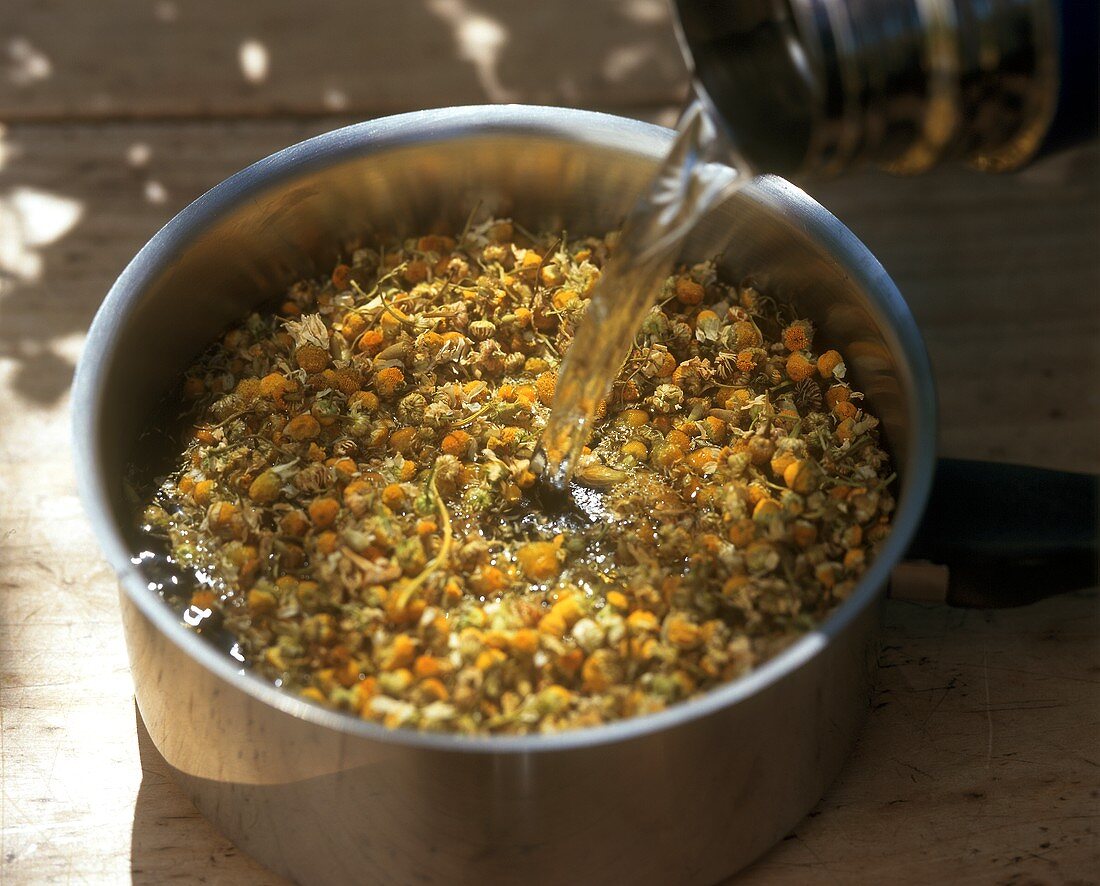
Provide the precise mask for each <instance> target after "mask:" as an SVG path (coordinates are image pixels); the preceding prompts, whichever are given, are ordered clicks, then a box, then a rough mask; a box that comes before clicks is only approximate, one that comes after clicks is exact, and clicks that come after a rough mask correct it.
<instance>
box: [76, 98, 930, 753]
mask: <svg viewBox="0 0 1100 886" xmlns="http://www.w3.org/2000/svg"><path fill="white" fill-rule="evenodd" d="M486 134H497V135H499V134H507V135H510V136H519V137H523V136H527V137H532V138H542V139H545V138H553V139H560V140H562V141H564V142H573V143H577V144H579V145H581V146H582V147H583V146H590V147H594V148H599V149H605V150H606V149H611V150H617V151H622V152H624V153H627V154H632V155H635V156H641V157H644V158H647V159H653V160H654V161H656V160H657V159H658V158H659V157H661V156H662V155H663V153H664V151H665V150H666V149H667V147H668V144H669V142H670V141H671V139H672V137H673V133H672V131H671V130H669V129H666V128H664V127H661V126H656V125H653V124H650V123H643V122H641V121H638V120H631V119H627V118H624V117H617V116H613V115H610V114H603V113H598V112H593V111H581V110H572V109H564V108H554V107H542V106H532V105H471V106H463V107H451V108H439V109H433V110H425V111H414V112H411V113H407V114H399V115H395V116H391V117H384V118H380V119H377V120H371V121H367V122H364V123H358V124H355V125H351V126H347V127H344V128H341V129H336V130H333V131H330V132H327V133H324V134H322V135H318V136H316V137H314V138H311V139H307V140H306V141H303V142H299V143H298V144H295V145H292V146H291V147H288V148H285V149H284V150H282V151H279V152H277V153H275V154H272V155H271V156H269V157H267V158H265V159H263V160H260V161H258V162H256V163H254V164H252V165H251V166H248V167H247V168H245V169H244V170H242V171H240V172H238V173H236V174H235V175H233V176H231V177H229V178H228V179H226V180H225V181H223V182H221V183H220V184H218V185H216V186H215V187H213V188H212V189H211V190H209V191H208V192H207V193H205V194H203V195H202V196H201V197H199V198H198V199H197V200H195V201H194V202H193V203H191V204H190V205H189V206H188V207H187V208H185V209H183V210H182V211H181V212H180V213H179V214H177V215H176V216H175V217H174V218H173V219H172V220H171V221H169V222H168V224H166V225H165V226H164V227H163V228H162V229H161V230H160V231H159V232H158V233H157V234H156V235H155V236H154V237H153V238H152V239H151V240H150V241H149V242H148V243H147V244H146V245H145V246H144V247H143V248H142V249H141V250H140V251H139V252H138V254H137V255H136V256H135V257H134V258H133V259H132V260H131V262H130V263H129V265H127V267H126V269H125V270H124V271H123V272H122V274H121V275H120V276H119V278H118V280H117V281H116V282H115V284H114V285H113V286H112V287H111V290H110V291H109V293H108V294H107V297H106V298H105V300H104V301H103V303H102V305H101V307H100V308H99V311H98V312H97V313H96V316H95V319H94V320H93V322H92V325H91V328H90V331H89V333H88V338H87V342H86V344H85V347H84V350H83V354H82V356H81V359H80V362H79V365H78V367H77V371H76V377H75V380H74V383H73V409H72V413H73V415H72V431H73V447H74V455H75V461H76V474H77V478H78V485H79V492H80V497H81V499H82V501H83V504H84V508H85V511H86V513H87V514H88V517H89V518H90V520H91V522H92V525H93V528H94V530H95V534H96V538H97V540H98V542H99V545H100V547H101V548H102V550H103V551H104V553H105V554H106V556H107V560H108V561H109V563H110V564H111V566H112V567H113V569H114V570H115V572H116V574H117V575H118V577H119V582H120V584H121V587H122V590H123V592H124V593H125V594H127V595H128V597H129V599H130V600H131V601H132V602H133V604H134V605H135V606H136V607H137V608H138V610H139V611H140V612H141V614H142V615H143V616H144V617H145V618H147V619H149V621H151V622H152V623H153V625H155V626H156V628H157V629H158V630H159V631H160V633H161V634H162V635H163V636H164V637H165V638H166V639H167V640H169V641H170V642H172V643H174V644H175V645H176V646H177V647H179V648H180V649H181V650H182V651H183V652H184V653H185V654H186V655H188V656H190V657H191V658H192V659H194V660H195V661H196V662H197V663H198V664H200V665H201V666H202V667H204V668H206V669H207V670H208V671H210V672H212V673H213V674H214V675H216V676H217V677H220V678H221V679H222V680H224V681H225V682H226V683H228V684H230V685H232V686H234V687H236V688H237V689H239V690H241V691H242V692H244V693H246V694H247V695H249V696H251V697H252V698H253V699H255V700H257V701H259V702H261V703H263V704H267V705H270V706H271V707H273V708H275V709H277V710H280V711H282V712H284V713H285V714H287V715H289V716H292V717H295V718H298V719H300V720H303V721H306V722H308V723H312V724H315V725H316V726H317V727H319V728H323V729H331V730H335V731H336V732H340V733H345V734H347V735H349V736H356V737H358V738H362V739H367V740H371V741H377V742H385V743H388V744H393V745H403V746H408V747H419V748H429V749H434V750H440V751H453V752H471V753H494V754H495V753H543V752H548V751H556V750H567V749H575V748H584V747H587V746H593V745H601V744H607V743H611V742H625V741H629V740H631V739H635V738H640V737H642V736H645V735H648V734H650V733H654V732H658V731H660V730H665V729H673V728H675V727H677V726H680V725H683V724H685V723H688V722H691V721H694V720H697V719H700V718H703V717H706V716H708V715H711V714H713V713H714V712H716V711H718V710H720V709H722V708H725V707H727V706H730V705H734V704H737V703H738V702H740V701H743V700H745V699H748V698H750V697H752V696H754V695H755V694H757V693H758V692H760V691H762V690H763V689H765V688H766V687H768V686H769V685H771V684H773V683H775V682H777V681H779V680H781V679H783V678H784V677H785V676H786V675H788V674H790V673H792V672H793V671H795V670H797V669H798V668H800V667H801V666H803V665H804V664H805V663H807V662H808V661H809V660H811V659H812V658H814V657H815V656H816V655H817V654H818V653H819V652H820V651H821V650H822V649H823V648H824V647H825V646H826V645H827V644H828V643H830V642H831V640H832V639H833V637H835V636H836V635H837V634H839V633H841V632H842V631H843V630H844V628H845V627H846V626H847V625H848V624H849V623H850V622H851V621H852V620H853V619H855V618H856V617H858V616H859V614H860V613H861V612H863V611H864V610H865V609H866V608H867V607H868V606H872V605H874V604H875V601H876V599H877V598H878V596H879V594H880V592H881V590H882V588H883V587H884V586H885V584H886V581H887V579H888V576H889V574H890V570H891V569H892V568H893V567H894V565H895V564H896V563H897V562H898V560H899V559H900V558H901V556H902V554H903V553H904V551H905V548H906V547H907V546H908V544H909V541H910V539H911V538H912V536H913V533H914V532H915V531H916V528H917V526H918V524H919V522H920V518H921V514H922V513H923V511H924V507H925V504H926V501H927V498H928V493H929V488H930V485H931V481H932V474H933V470H934V462H935V439H936V413H935V395H934V390H933V384H932V373H931V366H930V364H929V361H928V356H927V353H926V351H925V348H924V344H923V342H922V340H921V336H920V333H919V331H918V329H917V326H916V323H915V321H914V319H913V317H912V315H911V313H910V311H909V308H908V306H907V305H906V303H905V301H904V299H903V298H902V296H901V293H900V292H898V289H897V287H896V286H895V285H894V283H893V281H892V280H891V279H890V277H889V275H888V274H887V273H886V271H885V269H884V268H883V267H882V265H881V264H880V263H879V262H878V260H877V259H875V257H874V256H873V255H871V253H870V252H869V251H868V249H867V248H866V247H865V246H864V245H863V244H862V243H861V242H860V241H859V240H858V239H857V238H856V237H855V235H854V234H852V233H851V231H849V230H848V229H847V228H845V227H844V225H842V224H841V223H840V222H839V221H838V220H837V219H836V218H835V217H834V216H833V215H832V214H830V213H829V212H828V211H827V210H825V209H824V208H823V207H822V206H821V205H820V204H818V203H817V202H816V201H814V200H813V199H812V198H810V197H809V196H807V195H806V194H805V193H804V192H803V191H801V190H800V189H799V188H797V187H795V186H794V185H792V184H790V183H789V182H787V181H784V180H783V179H781V178H778V177H775V176H763V177H760V178H758V179H757V180H755V181H754V182H753V183H752V184H751V185H750V186H749V188H748V192H749V194H750V196H751V197H752V199H754V200H755V201H757V202H760V203H763V204H765V205H766V206H768V207H770V208H771V209H773V210H775V211H778V212H780V213H783V214H790V213H794V214H796V215H797V217H798V221H799V227H800V229H801V230H803V231H805V232H806V233H807V234H808V235H809V236H810V237H811V238H813V239H814V240H815V241H816V242H818V243H819V244H820V245H821V246H823V247H824V248H825V249H826V250H827V251H828V253H829V254H830V255H831V256H832V257H833V258H834V259H836V260H837V261H838V262H840V263H841V264H842V265H843V269H844V273H845V274H847V275H848V276H849V277H850V278H851V279H852V281H853V284H854V285H855V286H856V287H858V288H860V289H862V290H863V291H864V292H866V293H867V296H868V300H869V304H868V308H869V309H870V310H871V311H872V312H874V313H875V314H876V315H877V318H876V319H878V320H879V322H881V323H882V325H883V328H884V330H885V334H886V336H887V344H888V345H889V347H891V348H892V349H893V351H894V353H895V355H896V357H897V359H898V367H899V374H900V376H901V377H900V379H899V381H900V383H901V387H902V389H903V390H904V391H905V395H906V397H907V398H908V405H909V407H910V409H911V411H912V414H913V416H914V420H913V421H911V422H910V423H909V426H908V428H907V429H906V437H907V439H906V441H905V442H906V447H905V451H906V460H905V464H904V465H898V466H897V467H898V474H899V477H900V478H901V481H902V489H901V495H900V497H899V502H898V507H897V510H896V512H895V516H894V523H893V528H892V530H891V532H890V535H889V536H888V538H887V540H886V542H885V543H884V545H883V548H882V549H881V551H880V553H879V554H878V556H877V557H876V558H875V560H874V561H873V562H872V564H871V566H870V568H869V569H868V571H867V572H866V574H865V575H864V576H863V578H862V580H861V581H860V582H859V584H858V585H857V587H856V588H855V590H854V591H853V593H852V595H851V596H850V597H849V598H848V599H847V600H846V601H845V602H844V603H843V604H841V605H840V606H839V607H838V608H837V609H836V611H834V612H833V614H832V615H831V616H829V618H828V619H826V620H825V621H824V622H823V623H822V624H821V625H819V626H818V627H817V628H816V629H815V630H813V631H811V632H809V633H807V634H806V636H804V637H802V638H801V639H799V640H798V641H797V642H796V643H794V644H792V645H791V646H790V647H789V648H788V649H786V650H784V651H783V652H781V653H780V654H779V655H777V656H775V657H774V658H772V659H770V660H769V661H767V662H765V663H764V664H763V665H761V666H760V667H758V668H756V669H755V670H753V671H752V672H750V673H749V674H747V675H745V676H744V677H741V678H739V679H737V680H734V681H732V682H730V683H727V684H725V685H723V686H720V687H718V688H715V689H712V690H710V691H709V692H707V693H705V694H703V695H701V696H699V697H697V698H694V699H690V700H688V701H685V702H681V703H679V704H676V705H673V706H672V707H670V708H668V709H666V710H664V711H661V712H659V713H655V714H648V715H644V716H640V717H634V718H630V719H626V720H621V721H617V722H614V723H610V724H606V725H601V726H593V727H588V728H583V729H574V730H567V731H563V732H557V733H551V734H546V735H544V734H534V735H522V736H513V735H501V736H461V735H453V734H436V733H423V732H418V731H415V730H411V729H387V728H385V727H383V726H381V725H380V724H377V723H374V722H371V721H366V720H360V719H358V718H355V717H352V716H349V715H348V714H344V713H341V712H338V711H333V710H329V709H326V708H322V707H320V706H319V705H315V704H312V703H310V702H307V701H305V700H302V699H299V698H297V697H295V696H292V695H291V694H290V693H288V692H285V691H283V690H282V689H279V688H277V687H275V686H273V685H271V684H269V683H268V682H266V681H264V680H262V679H261V678H259V677H258V676H255V675H253V674H251V673H244V674H242V673H240V671H239V665H237V664H236V663H235V662H233V661H232V660H231V659H230V658H229V657H228V656H227V655H225V654H224V653H223V652H221V651H220V650H218V649H216V648H215V647H214V646H213V645H211V644H210V643H208V642H207V641H206V640H204V639H203V638H202V637H200V636H198V635H197V634H195V633H193V632H191V631H189V630H187V629H186V628H185V627H184V626H183V625H182V624H181V623H180V621H179V618H178V616H177V615H176V614H175V613H174V612H173V611H172V610H171V609H170V608H169V607H168V606H166V605H165V604H164V602H163V601H162V600H161V599H160V598H159V597H158V596H157V595H156V594H153V593H151V592H150V591H149V589H148V588H147V586H146V580H145V579H144V578H143V577H142V575H141V573H140V571H139V570H138V568H137V567H136V566H135V565H134V564H133V563H132V562H131V559H130V558H131V556H132V553H133V552H132V551H131V549H130V547H129V546H128V545H127V542H126V538H125V535H124V533H123V531H122V529H121V527H120V526H118V525H117V524H116V522H115V519H114V517H113V515H112V508H111V505H110V502H111V498H112V496H111V494H110V490H109V489H108V485H107V477H106V476H105V472H104V471H103V470H102V469H101V467H100V466H101V464H102V463H103V461H104V458H103V456H104V452H103V446H104V444H103V441H102V437H101V434H100V428H99V423H100V421H101V418H102V411H103V409H102V406H103V397H104V396H105V394H106V392H105V385H106V381H107V377H108V370H109V367H110V365H111V356H112V349H113V347H114V346H115V344H116V342H117V339H118V337H119V335H120V333H121V330H122V329H124V328H125V326H126V323H127V318H128V315H129V313H130V312H131V311H132V310H133V309H134V307H135V306H136V305H137V304H138V303H139V302H140V299H141V297H142V294H143V293H144V291H145V289H146V287H147V286H148V285H150V284H151V283H152V282H153V281H154V280H156V279H157V277H158V275H159V274H160V273H161V272H162V271H163V270H164V268H165V267H166V266H167V265H168V264H169V263H171V262H172V261H173V257H174V256H176V255H178V254H179V251H180V249H182V248H185V247H186V246H187V245H188V244H189V243H192V242H194V240H195V239H196V238H197V237H198V236H201V234H202V233H203V231H205V230H206V229H208V227H209V226H210V225H212V224H213V223H215V222H216V221H217V220H219V219H220V218H222V217H223V216H224V215H226V214H227V213H229V212H231V211H233V210H234V209H236V208H239V207H240V206H241V205H242V204H243V203H245V202H246V201H248V200H249V199H250V198H251V197H253V196H255V195H256V194H257V193H258V192H260V191H264V190H267V189H268V188H271V187H273V186H275V185H277V184H279V183H281V182H288V181H291V180H294V179H297V178H299V177H301V176H304V175H306V174H309V173H310V172H316V171H319V170H322V169H325V168H328V167H330V166H332V165H336V164H340V163H343V162H347V161H349V160H355V159H364V158H368V157H369V156H370V155H372V154H374V153H379V152H383V151H390V150H394V149H398V148H402V147H408V146H411V145H416V144H420V145H424V144H436V143H438V144H440V145H441V146H445V145H446V144H447V143H448V142H452V141H455V140H460V139H464V138H471V137H477V136H481V135H486Z"/></svg>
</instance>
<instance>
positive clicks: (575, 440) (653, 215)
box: [531, 102, 752, 492]
mask: <svg viewBox="0 0 1100 886" xmlns="http://www.w3.org/2000/svg"><path fill="white" fill-rule="evenodd" d="M734 156H735V155H734V152H733V150H732V148H731V146H730V144H729V142H728V141H727V140H726V139H725V138H723V137H722V135H721V134H720V132H719V131H718V129H717V128H716V127H715V125H714V123H713V121H712V120H711V119H710V118H709V117H708V116H707V114H706V112H705V110H704V109H703V106H702V105H701V104H700V103H699V102H693V103H692V104H691V105H690V106H689V107H688V108H687V110H685V112H684V114H683V116H682V117H681V119H680V123H679V125H678V126H677V137H676V139H675V141H674V142H673V144H672V147H671V149H670V150H669V153H668V155H667V156H666V157H665V159H664V161H663V162H662V164H661V167H660V169H659V170H658V171H657V174H656V175H655V176H654V178H653V182H652V183H651V184H650V186H649V188H648V189H647V190H646V191H645V192H644V193H643V194H642V196H641V197H639V198H638V201H637V203H635V205H634V207H633V209H632V210H631V212H630V214H629V215H628V216H627V219H626V221H625V223H624V225H623V231H622V235H621V237H620V239H619V243H618V245H617V247H616V249H615V251H614V252H613V253H612V255H611V258H610V259H609V260H608V263H607V265H606V266H605V267H604V269H603V273H602V274H601V276H600V279H599V282H598V283H597V285H596V288H595V290H594V291H593V293H592V297H591V300H590V301H589V304H588V309H587V311H586V312H585V315H584V318H583V320H582V321H581V323H580V325H579V327H578V329H577V334H576V338H574V340H573V343H572V344H571V345H570V347H569V350H568V352H567V353H566V355H565V360H564V362H563V364H562V368H561V372H560V374H559V377H558V384H557V390H556V393H555V398H554V404H553V407H552V410H551V413H550V418H549V420H548V421H547V423H546V428H545V429H544V430H543V433H542V436H541V438H540V439H539V445H538V448H537V450H536V452H535V456H534V459H533V460H532V465H531V467H532V470H533V471H534V472H535V473H536V474H538V475H539V476H540V478H541V482H542V483H544V484H546V485H547V486H549V487H550V488H552V489H554V490H556V491H558V492H563V491H564V490H565V489H566V488H567V487H568V485H569V481H570V478H571V477H572V475H573V471H574V469H575V468H576V465H577V459H578V457H579V456H580V454H581V451H582V449H583V448H584V446H585V443H586V442H587V441H588V438H589V436H590V435H591V433H592V425H593V420H594V418H595V415H596V412H597V409H598V407H599V404H600V402H601V401H602V400H603V399H604V398H605V397H606V396H607V394H608V392H609V391H610V390H611V386H612V383H613V382H614V380H615V377H616V376H617V375H618V373H619V370H620V369H621V367H622V365H623V363H624V362H625V360H626V358H627V357H628V356H629V355H630V350H631V347H632V345H633V342H634V337H635V335H636V334H637V332H638V329H639V327H640V326H641V324H642V321H643V320H644V319H645V316H646V314H647V313H649V311H650V309H651V308H652V307H653V305H654V304H655V303H656V302H657V299H658V296H659V294H660V292H661V284H662V283H663V282H664V280H665V279H666V278H667V277H668V275H669V273H670V271H671V270H672V267H673V263H674V262H675V260H676V258H677V255H678V254H679V251H680V247H681V245H682V243H683V240H684V238H685V237H686V236H687V234H688V233H689V232H690V230H691V228H692V227H693V226H694V224H695V223H696V222H697V221H698V220H699V219H700V218H701V217H702V216H703V215H704V214H705V213H706V212H707V211H708V210H709V209H710V208H711V207H712V206H714V205H715V204H716V203H718V202H719V201H720V200H722V199H724V198H725V197H726V196H728V195H729V194H731V193H733V192H734V191H735V190H737V189H738V188H739V187H741V186H743V185H744V184H745V183H747V182H748V181H749V180H750V178H751V177H752V170H751V169H749V167H748V165H747V164H746V163H745V162H744V161H742V160H740V159H738V160H737V161H736V165H735V166H730V165H727V164H728V162H729V161H730V159H731V157H734Z"/></svg>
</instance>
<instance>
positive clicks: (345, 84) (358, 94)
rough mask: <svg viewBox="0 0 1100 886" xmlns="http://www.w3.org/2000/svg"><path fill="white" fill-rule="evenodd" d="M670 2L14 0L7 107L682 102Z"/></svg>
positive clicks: (245, 110)
mask: <svg viewBox="0 0 1100 886" xmlns="http://www.w3.org/2000/svg"><path fill="white" fill-rule="evenodd" d="M669 16H670V14H669V8H668V5H667V3H666V2H665V0H596V2H588V3H575V2H567V0H556V2H540V3H516V2H513V0H423V2H420V0H417V2H394V0H358V2H355V3H349V2H347V0H311V2H308V3H302V2H299V0H264V2H262V3H234V2H223V0H110V2H108V3H96V2H92V3H87V2H74V0H4V3H3V4H0V119H6V120H9V121H12V120H59V119H64V120H76V119H81V120H94V119H105V118H113V119H118V118H135V117H146V118H147V117H150V116H157V117H174V118H179V117H194V116H207V117H209V116H223V117H231V118H238V117H241V116H248V117H262V116H267V115H271V114H284V115H288V114H289V115H316V114H326V113H333V112H344V113H352V114H356V115H360V116H377V115H380V114H388V113H395V112H398V111H407V110H413V109H416V108H425V107H435V106H438V105H441V104H451V105H454V104H472V103H478V102H485V101H498V102H499V101H513V102H527V103H534V104H563V105H575V106H578V107H580V106H583V107H602V108H623V107H628V106H635V105H650V106H654V107H656V106H660V105H666V104H669V103H670V102H676V101H679V100H680V98H681V96H682V95H683V93H684V87H685V84H686V71H685V67H684V63H683V61H682V60H681V58H680V53H679V50H678V48H677V46H676V42H675V40H674V38H673V35H672V28H671V25H670V19H669Z"/></svg>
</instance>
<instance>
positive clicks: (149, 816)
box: [130, 704, 286, 886]
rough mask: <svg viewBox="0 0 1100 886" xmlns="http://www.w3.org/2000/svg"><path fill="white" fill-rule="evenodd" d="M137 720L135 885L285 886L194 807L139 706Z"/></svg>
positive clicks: (132, 863) (132, 856)
mask: <svg viewBox="0 0 1100 886" xmlns="http://www.w3.org/2000/svg"><path fill="white" fill-rule="evenodd" d="M134 717H135V719H136V720H137V739H138V755H139V757H140V759H141V786H140V787H139V788H138V795H137V801H136V803H135V807H134V826H133V833H132V835H131V838H130V875H131V880H132V882H133V883H134V886H157V884H161V883H165V882H170V881H173V880H177V881H183V882H188V883H193V882H199V881H211V880H213V881H216V882H223V881H225V882H232V883H244V884H249V886H261V884H263V886H284V884H286V881H285V880H283V879H282V878H281V877H278V876H276V875H275V874H273V873H271V872H270V871H267V870H266V869H265V868H263V867H262V866H261V865H260V864H259V863H258V862H256V861H254V860H253V859H252V858H250V857H249V856H247V855H245V854H244V853H242V852H241V851H240V850H239V849H237V847H236V846H234V845H233V844H232V843H230V842H229V840H227V839H226V838H225V837H223V836H222V835H221V834H219V833H218V832H217V831H216V830H215V829H214V827H213V826H212V825H211V824H210V823H209V822H208V821H207V820H206V819H205V818H203V816H202V815H201V814H200V813H199V811H198V810H197V809H195V807H194V806H193V805H192V804H191V801H190V800H188V799H187V797H186V795H185V794H184V793H183V791H182V790H181V789H180V787H179V785H177V784H176V782H175V781H174V780H173V779H172V776H171V774H170V768H169V766H168V763H167V762H166V761H165V759H164V757H162V756H161V754H160V751H158V750H157V749H156V746H155V745H154V744H153V740H152V738H150V736H149V732H148V730H147V729H146V728H145V723H144V721H143V720H142V719H141V714H140V713H139V712H138V710H137V705H136V704H135V705H134Z"/></svg>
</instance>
